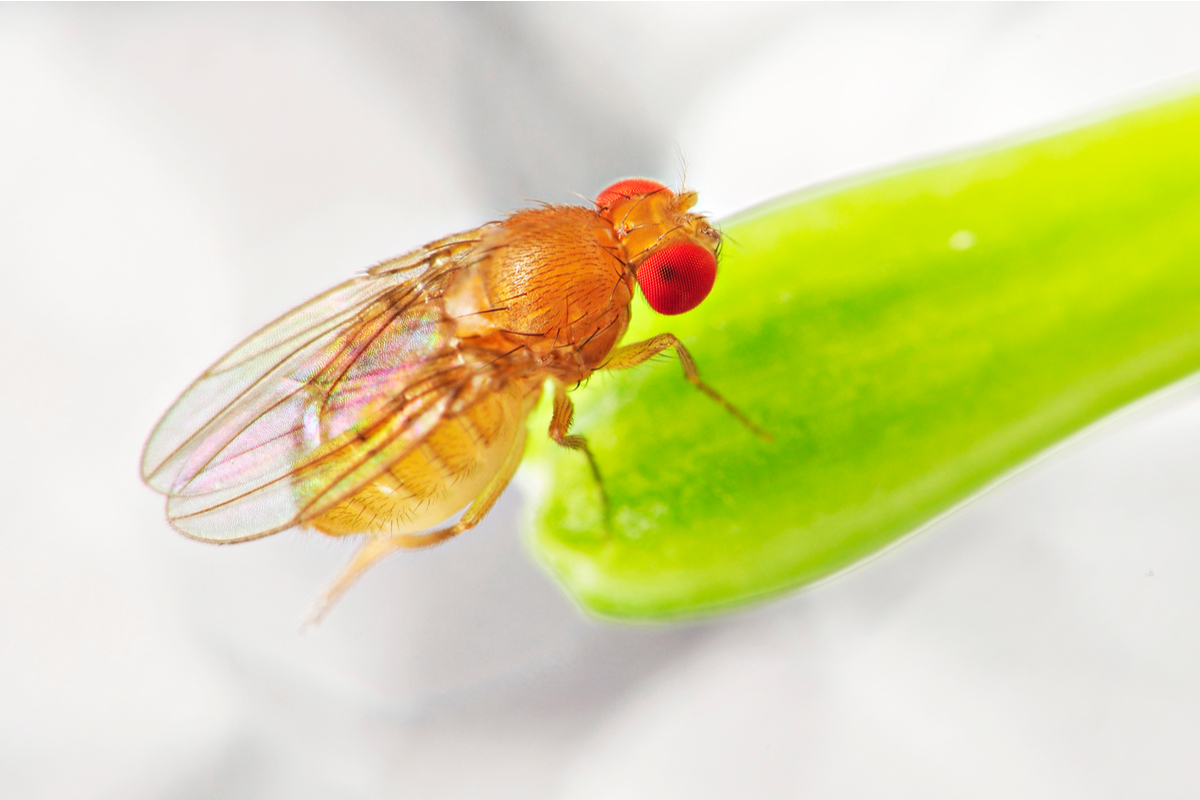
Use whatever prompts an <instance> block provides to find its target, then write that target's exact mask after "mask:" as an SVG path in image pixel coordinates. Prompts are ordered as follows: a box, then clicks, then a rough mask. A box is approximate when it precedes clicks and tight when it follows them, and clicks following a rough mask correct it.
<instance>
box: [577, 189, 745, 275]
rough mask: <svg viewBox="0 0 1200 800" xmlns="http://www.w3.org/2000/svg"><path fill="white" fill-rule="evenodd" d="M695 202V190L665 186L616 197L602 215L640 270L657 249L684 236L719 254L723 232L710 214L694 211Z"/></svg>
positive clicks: (626, 258)
mask: <svg viewBox="0 0 1200 800" xmlns="http://www.w3.org/2000/svg"><path fill="white" fill-rule="evenodd" d="M695 205H696V193H695V192H690V191H685V192H680V193H679V194H675V193H674V192H672V191H670V190H668V189H662V190H660V191H656V192H651V193H649V194H634V195H632V196H630V197H622V198H619V199H616V200H614V201H612V202H611V203H609V204H608V205H607V206H606V207H605V208H604V209H603V210H602V211H601V214H600V215H601V216H602V217H603V218H605V219H606V220H607V221H608V222H609V223H610V224H611V225H612V226H613V232H614V233H615V234H616V236H617V239H618V241H619V242H620V243H621V248H622V253H623V254H624V257H625V260H626V263H628V264H629V265H630V266H631V267H632V268H633V269H634V270H636V269H637V266H638V265H639V264H641V263H642V261H643V260H645V258H646V257H647V256H649V255H650V254H652V253H653V252H655V251H657V250H660V249H662V248H663V247H665V246H667V245H670V244H674V243H676V242H679V241H684V240H690V241H692V242H695V243H696V244H699V245H701V246H703V247H705V248H707V249H708V250H710V251H711V252H712V253H713V254H714V255H716V253H717V249H718V246H719V245H720V242H721V235H720V234H719V233H718V232H717V230H716V229H715V228H714V227H713V226H712V224H711V223H710V222H709V221H708V218H707V217H705V216H704V215H702V214H693V213H690V210H691V208H692V207H693V206H695Z"/></svg>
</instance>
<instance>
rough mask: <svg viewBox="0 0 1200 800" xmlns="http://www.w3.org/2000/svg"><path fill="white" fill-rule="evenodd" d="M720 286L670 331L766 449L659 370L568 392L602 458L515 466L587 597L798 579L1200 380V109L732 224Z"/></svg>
mask: <svg viewBox="0 0 1200 800" xmlns="http://www.w3.org/2000/svg"><path fill="white" fill-rule="evenodd" d="M722 227H723V230H724V231H725V233H726V235H727V239H728V241H727V245H726V247H725V249H724V251H723V256H722V261H721V272H720V274H719V276H718V279H717V286H716V289H715V290H714V292H713V294H712V295H711V297H710V298H709V299H708V300H707V301H706V302H705V303H704V304H703V305H702V306H701V307H700V308H699V309H697V310H696V311H693V312H691V313H689V314H685V315H682V316H680V317H675V318H666V317H658V316H656V315H654V314H653V313H651V312H650V311H649V309H648V308H647V307H646V306H645V304H644V303H643V302H642V301H640V300H638V301H635V303H636V306H635V317H636V319H635V327H634V330H632V331H631V332H630V336H629V338H627V339H626V341H633V340H634V337H638V338H644V337H645V336H646V335H649V334H652V333H655V332H659V331H663V330H670V331H671V332H673V333H675V334H676V335H678V336H680V337H681V338H682V339H683V340H684V342H685V343H686V344H687V346H688V348H689V349H690V350H691V352H692V354H693V356H694V357H695V359H696V362H697V364H698V365H699V367H700V370H701V374H702V375H703V376H704V378H705V379H706V380H708V381H709V382H710V383H711V384H712V385H713V386H715V387H716V388H717V389H719V390H720V391H721V392H722V393H724V394H725V395H726V396H727V397H728V398H729V399H730V400H731V401H733V402H734V403H735V404H736V405H738V406H739V407H740V408H741V409H743V410H744V411H745V412H746V414H747V415H749V416H750V417H751V418H753V419H754V420H756V421H759V422H760V424H762V425H763V426H764V427H765V428H767V429H768V430H769V431H771V432H772V433H773V434H774V437H775V438H774V441H772V442H769V443H765V442H763V441H761V440H759V439H756V438H755V437H754V436H753V435H752V434H750V433H749V432H748V431H747V430H745V429H744V428H743V427H742V426H740V425H739V424H738V423H737V422H736V421H735V420H734V419H733V418H732V417H730V416H729V415H728V414H726V413H725V412H724V411H722V410H721V409H720V408H719V407H718V406H717V405H716V404H714V403H712V402H711V401H710V400H708V399H707V398H705V397H704V396H703V395H701V394H700V393H699V392H697V391H696V390H694V389H693V388H692V387H691V386H689V385H688V384H687V383H685V382H684V381H683V379H682V378H681V373H680V369H679V365H678V363H676V362H675V360H674V359H673V358H671V359H667V358H663V359H661V360H658V361H655V362H653V363H652V364H649V365H643V366H642V367H640V368H638V369H634V370H630V371H627V372H624V373H614V374H598V375H596V376H595V377H593V378H592V380H591V382H590V383H589V384H588V385H587V386H586V387H584V388H581V389H580V390H579V391H576V392H574V394H573V395H572V396H573V398H574V400H575V401H576V404H577V407H578V410H579V411H578V415H577V417H576V422H575V426H574V430H575V431H577V432H579V433H583V434H585V435H587V436H588V437H589V439H590V441H591V443H592V447H593V449H594V451H595V454H596V457H597V460H598V462H599V464H600V468H601V470H602V471H603V473H604V475H605V478H606V486H607V488H608V491H609V494H610V496H611V499H612V507H613V513H612V518H611V522H610V523H609V524H608V526H607V530H605V527H604V526H603V524H602V515H601V513H600V507H599V504H598V498H597V493H596V491H595V488H594V485H593V483H592V481H591V478H590V476H589V474H588V471H587V468H586V465H585V463H584V462H583V459H582V458H581V457H580V456H579V454H577V453H571V452H565V451H560V450H558V449H557V448H554V447H553V446H550V445H548V444H547V443H546V442H545V435H544V426H545V424H546V420H547V417H546V415H545V409H542V414H541V416H539V417H537V418H536V419H535V421H534V424H535V425H536V426H537V428H538V429H539V430H536V431H534V435H532V436H531V437H530V438H531V440H532V442H533V444H532V445H531V447H530V453H529V456H528V459H527V465H526V467H525V471H524V473H523V480H524V483H525V485H526V486H527V487H532V488H533V490H534V491H533V494H534V498H533V500H532V501H531V504H532V507H531V509H530V515H531V518H532V526H533V533H532V537H531V538H532V541H533V545H534V548H535V552H536V554H537V556H538V558H539V559H540V560H541V561H542V562H543V563H544V564H545V565H546V566H547V567H548V568H549V569H550V570H551V571H552V572H553V573H554V574H555V575H556V576H557V577H558V578H559V580H560V581H561V582H562V584H563V586H564V587H565V588H566V589H567V590H568V591H569V592H570V593H571V594H572V595H573V596H574V597H575V598H576V599H577V600H578V601H579V602H580V603H581V604H582V605H583V606H584V607H585V608H587V609H588V610H590V611H592V612H594V613H597V614H601V615H605V616H611V617H621V618H629V619H639V618H640V619H648V618H663V617H671V616H679V615H689V614H697V613H703V612H706V611H711V610H714V609H719V608H722V607H726V606H730V605H733V604H739V603H744V602H746V601H748V600H752V599H755V598H762V597H767V596H770V595H774V594H777V593H779V592H782V591H785V590H788V589H793V588H796V587H799V586H803V585H805V584H807V583H810V582H812V581H814V580H817V579H819V578H821V577H823V576H826V575H829V574H830V573H832V572H835V571H837V570H839V569H842V568H844V567H846V566H848V565H850V564H853V563H854V562H855V561H857V560H859V559H862V558H863V557H865V556H868V555H870V554H871V553H874V552H876V551H878V550H879V549H880V548H882V547H884V546H886V545H888V544H889V543H891V542H893V541H895V540H896V539H897V538H899V537H901V536H903V535H905V534H906V533H909V532H911V531H912V530H914V529H915V528H917V527H919V526H920V525H921V524H922V523H925V522H927V521H928V520H930V519H931V518H933V517H935V516H937V515H938V514H939V513H941V512H944V511H945V510H947V509H948V508H950V507H952V506H954V505H955V504H957V503H959V502H961V501H963V500H964V499H965V498H967V497H969V496H970V495H972V494H973V493H976V492H978V491H979V490H980V489H982V488H983V487H985V486H986V485H988V484H989V483H991V482H993V481H995V480H996V479H997V478H999V477H1000V476H1002V475H1004V474H1005V473H1006V472H1009V471H1011V470H1012V469H1013V468H1014V467H1016V466H1018V465H1019V464H1021V463H1022V462H1023V461H1026V460H1027V459H1029V458H1030V457H1031V456H1033V455H1035V454H1037V453H1038V452H1039V451H1041V450H1044V449H1045V448H1046V447H1048V446H1050V445H1052V444H1054V443H1055V442H1058V441H1060V440H1062V439H1063V438H1064V437H1067V436H1069V435H1070V434H1072V433H1074V432H1076V431H1078V430H1080V429H1081V428H1083V427H1085V426H1087V425H1088V424H1090V423H1092V422H1094V421H1096V420H1097V419H1099V418H1101V417H1103V416H1105V415H1106V414H1109V413H1110V412H1112V411H1114V410H1116V409H1118V408H1120V407H1121V406H1123V405H1125V404H1127V403H1129V402H1130V401H1132V400H1135V399H1136V398H1138V397H1141V396H1143V395H1145V394H1147V393H1148V392H1151V391H1154V390H1155V389H1158V388H1160V387H1162V386H1165V385H1167V384H1169V383H1171V382H1173V381H1176V380H1179V379H1180V378H1183V377H1184V376H1186V375H1188V374H1189V373H1192V372H1194V371H1196V370H1197V369H1200V96H1191V97H1186V98H1183V99H1174V100H1171V101H1167V102H1162V103H1159V104H1157V105H1154V106H1149V107H1143V108H1140V109H1137V110H1134V111H1131V112H1128V113H1125V114H1122V115H1120V116H1117V117H1113V118H1110V119H1107V120H1104V121H1100V122H1090V123H1088V124H1086V125H1084V126H1082V127H1079V128H1076V129H1073V130H1069V131H1067V132H1064V133H1057V134H1055V135H1051V136H1048V137H1047V138H1042V139H1038V140H1033V141H1024V142H1021V143H1015V144H1011V143H1010V144H1008V145H1002V146H999V147H995V148H990V149H988V150H985V151H977V152H974V153H968V154H965V155H961V156H955V157H952V158H948V159H944V160H941V161H939V162H937V163H933V164H923V165H917V166H916V167H913V168H911V169H909V170H905V171H897V172H892V173H889V174H885V175H877V176H867V177H866V178H864V179H861V180H858V181H854V182H853V183H849V184H843V185H840V186H832V187H824V188H820V189H817V190H814V191H809V192H805V193H801V194H799V195H795V196H793V197H789V198H785V199H783V200H780V201H776V202H773V203H770V204H768V205H766V206H764V207H762V208H759V209H756V210H753V211H751V212H749V213H747V214H744V215H742V216H739V217H738V218H736V219H734V220H729V221H727V222H725V223H724V224H723V226H722Z"/></svg>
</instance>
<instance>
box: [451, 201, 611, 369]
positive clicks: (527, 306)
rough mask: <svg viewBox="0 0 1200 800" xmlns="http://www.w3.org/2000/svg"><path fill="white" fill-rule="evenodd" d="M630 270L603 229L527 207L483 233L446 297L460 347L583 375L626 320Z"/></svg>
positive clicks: (590, 217) (574, 212) (599, 222)
mask: <svg viewBox="0 0 1200 800" xmlns="http://www.w3.org/2000/svg"><path fill="white" fill-rule="evenodd" d="M633 287H634V280H633V273H632V271H631V270H630V269H629V268H628V266H627V264H626V259H625V251H624V249H623V247H622V245H621V243H620V241H619V240H618V238H617V236H616V233H615V232H614V230H613V228H612V225H611V224H609V223H608V221H607V220H605V219H603V218H602V217H601V216H600V215H598V214H596V213H595V212H594V211H592V210H590V209H586V208H581V207H576V206H553V207H547V208H540V209H529V210H526V211H521V212H518V213H517V214H514V215H512V216H511V217H509V218H508V219H506V220H505V221H504V222H503V223H501V224H500V225H499V226H497V227H496V228H494V229H492V230H491V231H489V232H488V233H487V235H486V236H485V237H484V239H483V240H482V241H481V242H480V244H479V246H478V248H477V250H476V254H475V256H474V257H473V259H472V260H471V262H470V264H469V266H468V267H467V268H465V269H464V270H463V271H462V272H460V273H459V275H458V277H457V278H456V279H455V282H454V284H453V285H452V286H451V287H449V289H448V291H447V292H446V296H445V307H446V314H447V316H448V317H450V318H451V319H452V320H454V322H455V325H456V335H457V336H458V337H459V339H460V340H462V341H463V342H464V344H466V345H469V346H478V347H484V348H486V349H492V350H496V351H499V352H505V353H507V352H509V351H512V350H513V349H514V348H519V349H521V350H522V351H524V352H525V353H526V354H527V355H528V356H529V357H531V359H532V363H533V364H536V365H537V366H539V367H541V368H544V369H546V370H548V371H550V372H552V373H555V374H556V375H560V377H563V378H564V379H568V380H569V379H578V377H579V376H580V373H581V372H582V377H586V375H587V373H589V372H590V371H591V369H592V368H593V367H594V366H596V365H597V364H599V363H600V362H601V361H602V360H603V359H604V357H605V356H606V355H607V354H608V352H609V351H610V350H611V349H612V348H613V347H614V346H615V345H616V344H617V342H619V341H620V337H621V336H622V335H623V334H624V333H625V329H626V327H627V326H628V323H629V304H630V301H631V300H632V298H633Z"/></svg>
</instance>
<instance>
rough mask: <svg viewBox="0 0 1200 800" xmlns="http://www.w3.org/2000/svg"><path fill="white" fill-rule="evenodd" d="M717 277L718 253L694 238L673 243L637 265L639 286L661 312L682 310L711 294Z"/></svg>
mask: <svg viewBox="0 0 1200 800" xmlns="http://www.w3.org/2000/svg"><path fill="white" fill-rule="evenodd" d="M716 279H717V257H716V256H714V255H713V254H712V251H711V250H709V249H708V248H707V247H702V246H700V245H698V244H695V243H694V242H680V243H679V244H672V245H668V246H667V247H664V248H663V249H662V250H659V251H658V252H657V253H653V254H652V255H650V256H648V257H647V258H646V260H645V261H643V262H642V263H641V265H640V266H639V267H638V268H637V282H638V286H640V287H642V294H644V295H645V296H646V301H647V302H648V303H650V307H651V308H653V309H654V310H655V311H657V312H658V313H660V314H682V313H683V312H685V311H691V310H692V309H693V308H695V307H696V306H698V305H700V301H701V300H703V299H704V298H706V297H708V293H709V292H711V291H712V287H713V282H714V281H715V280H716Z"/></svg>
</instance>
